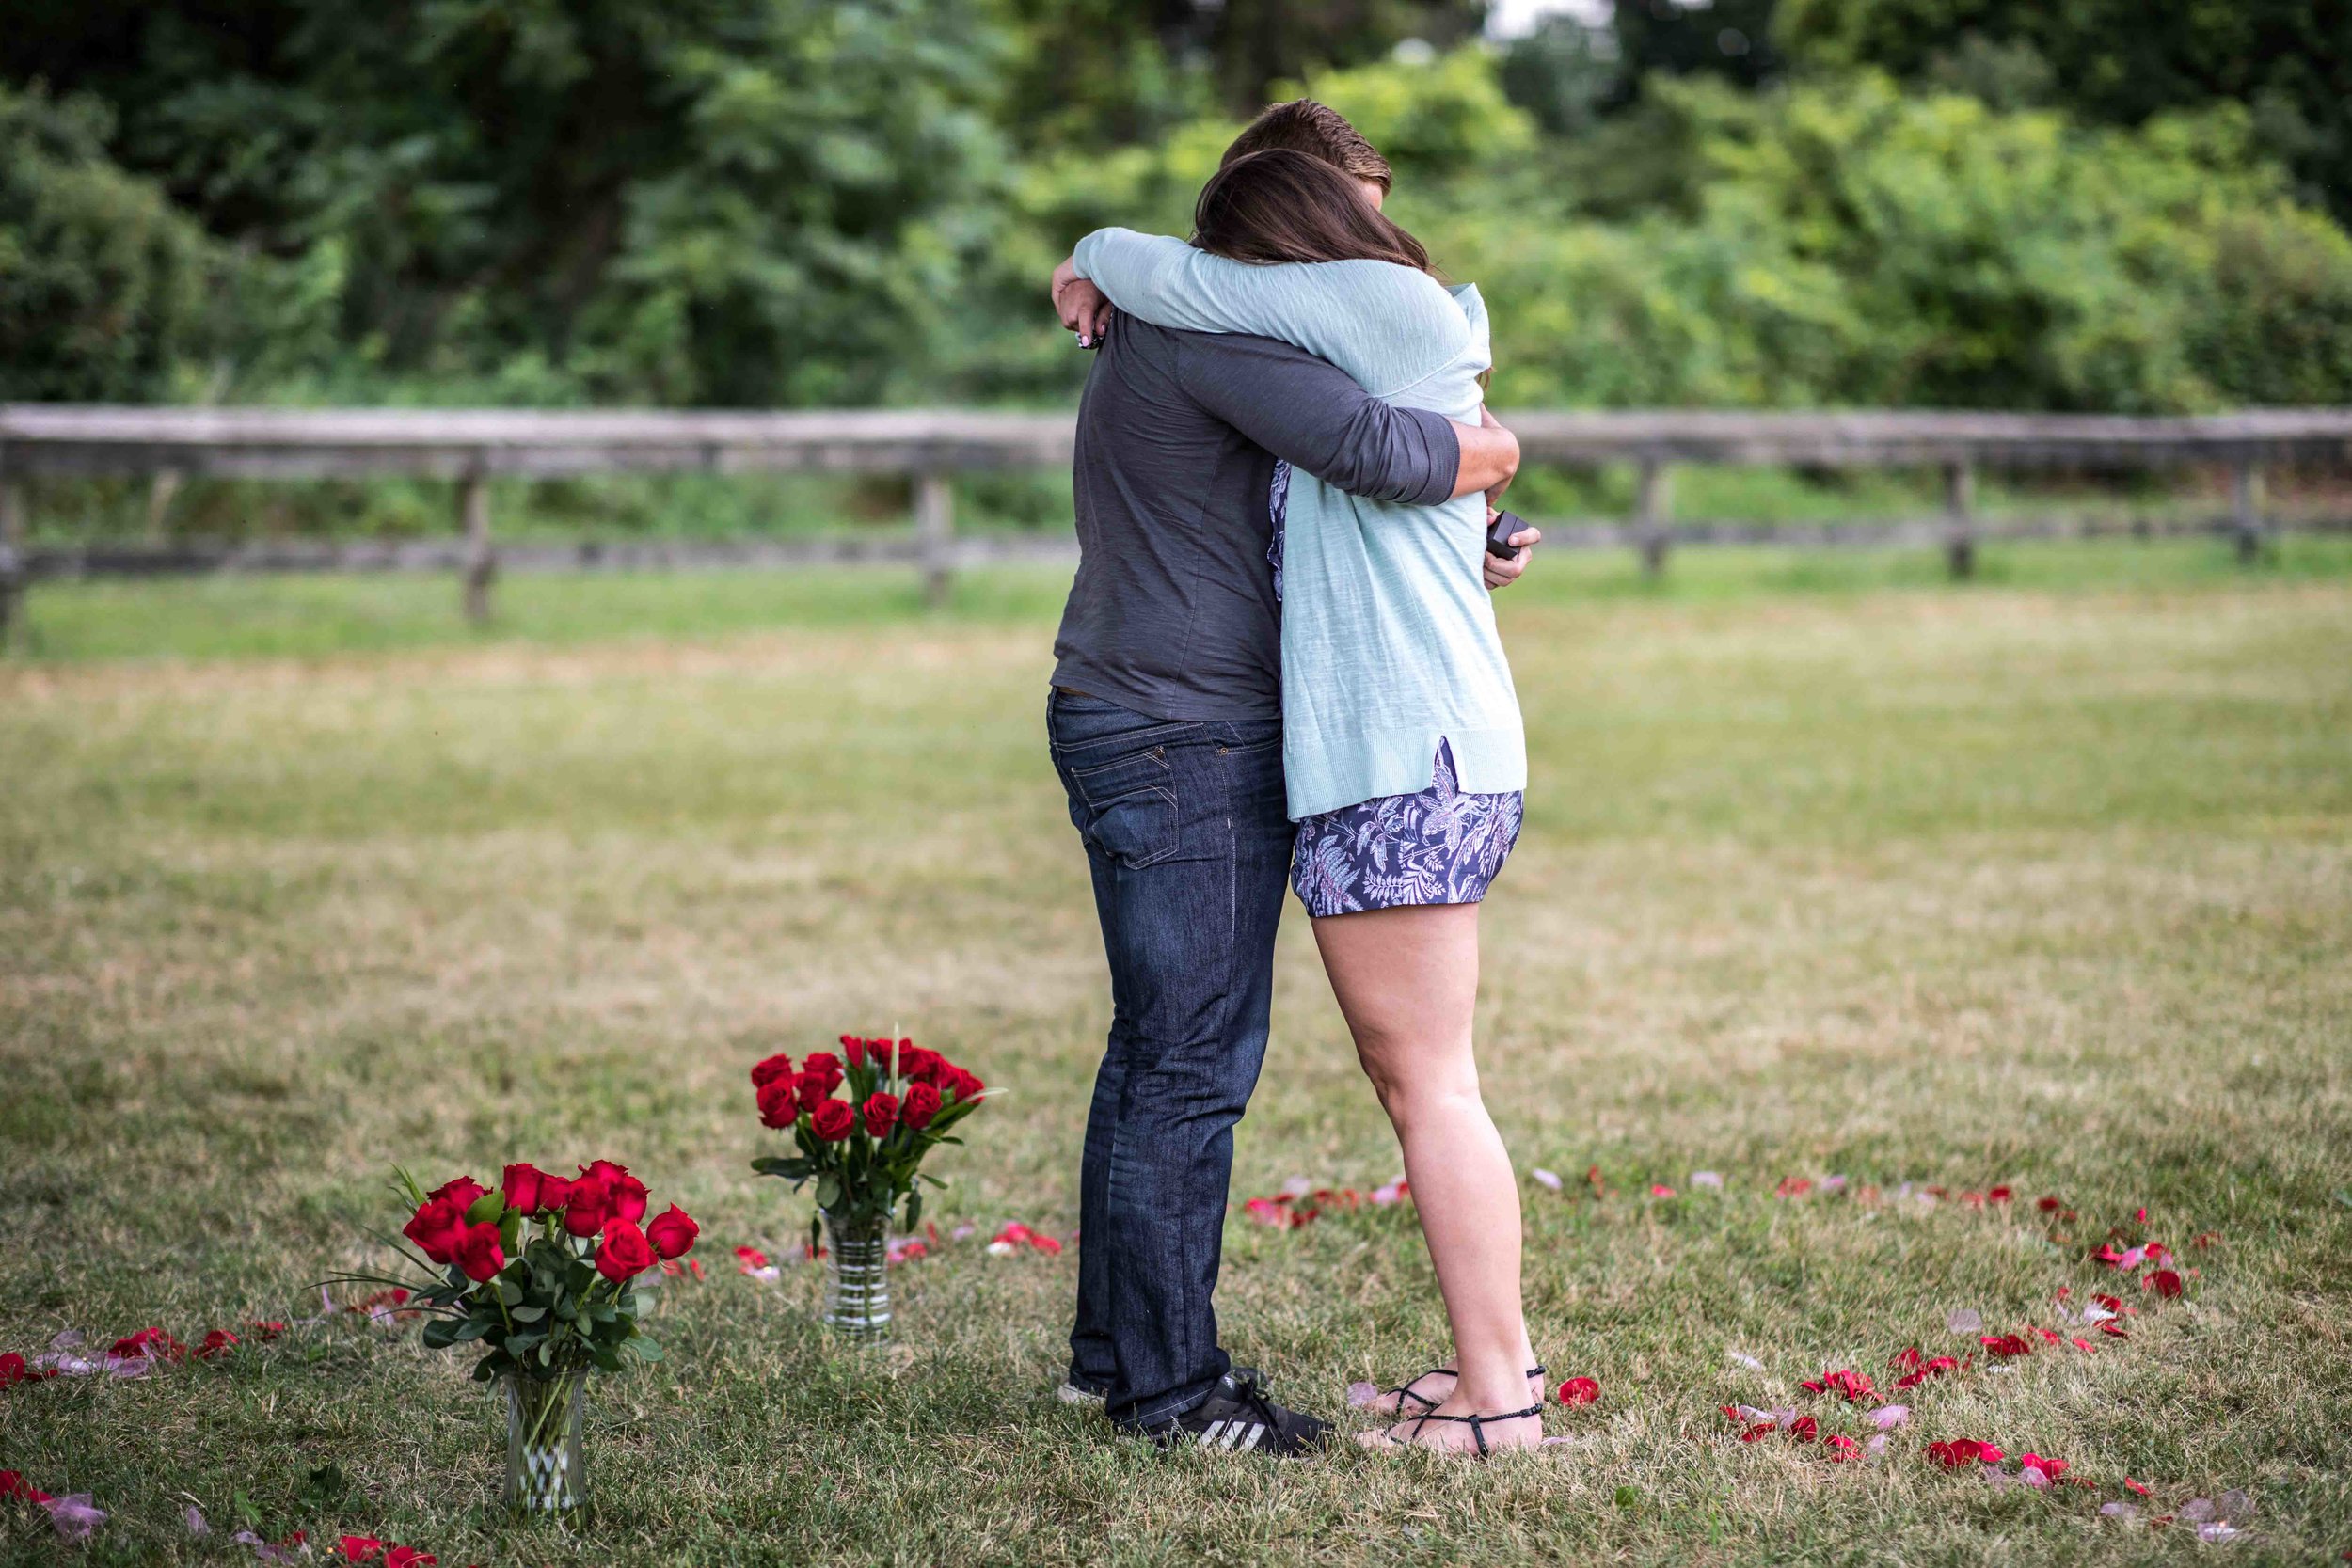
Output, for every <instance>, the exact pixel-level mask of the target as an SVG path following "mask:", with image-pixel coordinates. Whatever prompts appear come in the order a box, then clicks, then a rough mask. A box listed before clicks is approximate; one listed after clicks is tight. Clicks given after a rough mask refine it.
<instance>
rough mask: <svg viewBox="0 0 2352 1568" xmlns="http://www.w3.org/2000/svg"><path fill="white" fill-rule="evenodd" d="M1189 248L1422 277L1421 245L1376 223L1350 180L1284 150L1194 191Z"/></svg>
mask: <svg viewBox="0 0 2352 1568" xmlns="http://www.w3.org/2000/svg"><path fill="white" fill-rule="evenodd" d="M1192 243H1193V244H1194V245H1199V246H1200V248H1201V249H1202V250H1205V251H1208V252H1209V253H1210V254H1211V255H1215V256H1225V257H1230V258H1232V260H1233V261H1393V262H1395V263H1396V264H1397V265H1398V266H1402V267H1411V268H1413V269H1414V270H1415V271H1417V272H1429V271H1432V270H1433V269H1432V268H1431V267H1430V264H1429V252H1428V251H1426V250H1424V249H1422V243H1421V242H1420V241H1419V240H1417V239H1415V238H1413V236H1412V235H1410V234H1408V233H1406V231H1405V230H1402V229H1400V228H1398V227H1397V226H1396V225H1395V224H1394V223H1393V222H1391V220H1390V219H1388V218H1386V217H1383V216H1382V215H1381V214H1380V213H1379V211H1378V210H1377V209H1376V208H1375V207H1374V206H1373V204H1372V203H1371V202H1369V201H1367V200H1365V199H1364V193H1363V192H1362V191H1360V190H1359V189H1357V187H1356V182H1355V181H1353V180H1351V179H1350V178H1348V176H1347V175H1345V174H1343V173H1342V172H1341V171H1340V170H1338V169H1336V168H1333V167H1332V166H1330V165H1329V164H1327V163H1325V162H1324V161H1323V160H1322V159H1320V158H1315V157H1311V156H1309V155H1308V154H1306V153H1304V152H1297V151H1294V150H1291V149H1289V148H1286V147H1270V148H1267V149H1265V150H1263V151H1259V152H1249V153H1245V154H1244V155H1243V156H1241V157H1238V158H1236V159H1234V160H1233V161H1232V163H1230V164H1227V165H1226V166H1224V167H1223V168H1220V169H1218V170H1217V171H1216V173H1215V174H1214V175H1212V176H1210V178H1209V182H1208V183H1207V184H1205V185H1203V186H1201V187H1200V201H1199V202H1198V203H1196V204H1195V205H1194V207H1193V210H1192Z"/></svg>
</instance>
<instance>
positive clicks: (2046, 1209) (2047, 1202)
mask: <svg viewBox="0 0 2352 1568" xmlns="http://www.w3.org/2000/svg"><path fill="white" fill-rule="evenodd" d="M2033 1206H2034V1207H2035V1208H2037V1209H2039V1210H2041V1211H2042V1212H2043V1213H2045V1214H2055V1213H2057V1212H2058V1211H2059V1210H2060V1209H2063V1208H2065V1207H2066V1205H2064V1204H2063V1203H2060V1202H2059V1201H2058V1198H2057V1197H2055V1196H2052V1195H2050V1194H2047V1193H2045V1194H2043V1195H2042V1196H2040V1197H2038V1198H2035V1199H2034V1200H2033Z"/></svg>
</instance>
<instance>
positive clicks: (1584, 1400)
mask: <svg viewBox="0 0 2352 1568" xmlns="http://www.w3.org/2000/svg"><path fill="white" fill-rule="evenodd" d="M1599 1398H1600V1385H1599V1384H1598V1383H1596V1382H1595V1381H1594V1380H1593V1379H1591V1378H1589V1377H1572V1378H1570V1379H1568V1380H1567V1381H1566V1382H1565V1383H1563V1384H1562V1385H1560V1402H1561V1403H1562V1404H1590V1403H1592V1402H1594V1401H1595V1400H1597V1399H1599Z"/></svg>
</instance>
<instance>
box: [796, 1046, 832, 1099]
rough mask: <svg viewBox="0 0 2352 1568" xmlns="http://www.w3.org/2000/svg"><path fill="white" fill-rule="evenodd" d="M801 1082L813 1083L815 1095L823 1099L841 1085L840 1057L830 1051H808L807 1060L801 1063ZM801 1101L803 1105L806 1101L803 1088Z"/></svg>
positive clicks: (806, 1094) (805, 1092)
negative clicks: (815, 1089)
mask: <svg viewBox="0 0 2352 1568" xmlns="http://www.w3.org/2000/svg"><path fill="white" fill-rule="evenodd" d="M801 1082H802V1083H803V1084H804V1085H805V1084H812V1083H813V1084H815V1085H817V1097H818V1099H819V1100H821V1099H823V1098H824V1097H825V1096H826V1095H829V1094H831V1093H832V1092H833V1091H834V1090H835V1089H837V1088H839V1087H840V1086H841V1062H840V1059H839V1058H838V1057H836V1056H834V1054H833V1053H830V1052H825V1051H812V1052H810V1053H808V1060H806V1061H804V1062H803V1063H802V1064H801ZM801 1103H803V1105H805V1104H806V1103H808V1093H807V1091H806V1090H805V1089H803V1091H802V1094H801Z"/></svg>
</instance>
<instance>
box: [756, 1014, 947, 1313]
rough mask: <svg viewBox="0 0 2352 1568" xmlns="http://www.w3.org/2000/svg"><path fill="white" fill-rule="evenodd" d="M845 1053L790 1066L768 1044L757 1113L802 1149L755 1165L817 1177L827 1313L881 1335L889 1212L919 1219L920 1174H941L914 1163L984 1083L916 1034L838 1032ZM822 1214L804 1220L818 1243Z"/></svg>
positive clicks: (792, 1176)
mask: <svg viewBox="0 0 2352 1568" xmlns="http://www.w3.org/2000/svg"><path fill="white" fill-rule="evenodd" d="M841 1050H842V1054H841V1055H839V1056H835V1055H834V1054H833V1053H831V1052H824V1051H819V1052H815V1053H811V1054H810V1055H808V1056H807V1057H806V1058H804V1059H803V1061H802V1063H801V1065H800V1068H799V1069H797V1070H795V1069H794V1068H793V1066H792V1058H791V1057H789V1056H785V1055H775V1056H771V1057H769V1058H767V1060H765V1061H763V1062H761V1063H759V1064H758V1065H757V1066H755V1067H754V1068H753V1069H752V1090H753V1093H754V1095H755V1097H756V1099H757V1101H758V1102H759V1119H760V1122H761V1124H762V1125H764V1126H767V1127H771V1128H774V1129H776V1130H777V1131H778V1132H788V1133H790V1134H791V1137H792V1142H793V1147H794V1148H795V1149H796V1150H797V1152H795V1153H792V1154H785V1155H768V1156H765V1157H763V1158H760V1159H757V1160H754V1161H753V1162H752V1168H753V1169H754V1170H755V1171H758V1172H759V1173H760V1174H762V1175H763V1176H777V1177H782V1178H783V1179H784V1180H787V1181H789V1182H791V1183H792V1185H793V1187H794V1189H795V1190H798V1189H799V1188H800V1187H801V1186H802V1185H803V1183H805V1182H809V1181H814V1182H816V1183H817V1207H818V1211H819V1213H820V1215H821V1226H822V1228H823V1230H824V1231H826V1232H829V1233H830V1241H831V1245H830V1246H829V1247H827V1248H826V1251H825V1256H826V1260H827V1265H828V1267H827V1275H826V1279H827V1294H826V1307H825V1321H826V1322H828V1323H833V1324H834V1326H835V1327H838V1328H841V1329H844V1330H845V1331H847V1332H849V1333H850V1335H851V1336H852V1337H854V1338H869V1339H879V1338H886V1337H887V1336H888V1332H889V1323H890V1297H889V1287H888V1283H887V1277H886V1275H885V1272H884V1270H885V1267H886V1263H887V1259H886V1256H885V1254H886V1247H887V1243H886V1241H885V1239H884V1238H885V1235H886V1233H887V1231H888V1230H889V1227H890V1216H891V1212H893V1211H894V1210H896V1209H897V1208H898V1205H899V1203H900V1201H901V1200H903V1201H904V1203H905V1206H906V1224H907V1228H908V1229H910V1230H912V1229H914V1227H916V1226H918V1225H920V1224H921V1223H922V1218H923V1193H922V1187H921V1185H920V1184H921V1183H922V1182H925V1181H928V1182H930V1183H931V1184H932V1185H933V1186H944V1185H946V1183H945V1182H943V1181H941V1180H939V1179H938V1178H937V1177H935V1176H930V1175H928V1174H926V1173H924V1172H923V1171H922V1170H921V1169H920V1168H919V1167H920V1166H921V1165H922V1163H923V1157H924V1156H925V1155H927V1154H929V1153H930V1151H931V1150H932V1149H934V1148H938V1147H939V1146H940V1145H941V1144H960V1143H961V1142H962V1141H963V1140H962V1139H961V1138H958V1137H956V1136H954V1135H953V1132H954V1129H955V1126H956V1124H957V1123H958V1122H960V1121H961V1120H962V1119H963V1118H964V1117H968V1116H970V1115H971V1114H972V1113H973V1112H974V1111H976V1110H977V1109H979V1105H980V1101H981V1099H982V1097H984V1096H985V1095H986V1094H987V1092H988V1086H987V1085H985V1084H983V1083H981V1082H980V1080H979V1078H978V1077H977V1075H976V1074H974V1073H972V1072H970V1071H967V1070H966V1069H962V1068H960V1067H958V1066H956V1064H955V1063H953V1062H951V1061H949V1060H947V1058H946V1057H945V1056H942V1055H941V1054H940V1053H938V1052H936V1051H927V1050H925V1049H924V1048H923V1047H921V1046H919V1045H916V1044H915V1043H914V1041H913V1040H895V1041H894V1040H888V1039H863V1038H860V1037H856V1036H854V1035H844V1036H842V1037H841ZM819 1225H820V1221H819V1220H818V1219H817V1218H812V1219H811V1220H810V1222H809V1244H810V1245H811V1246H812V1247H816V1246H818V1244H819V1241H820V1236H819Z"/></svg>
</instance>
